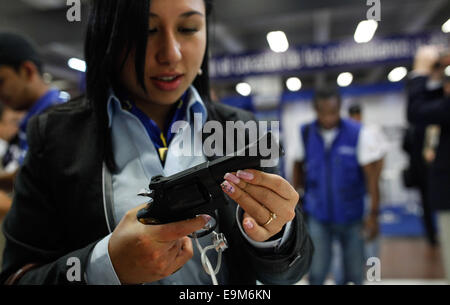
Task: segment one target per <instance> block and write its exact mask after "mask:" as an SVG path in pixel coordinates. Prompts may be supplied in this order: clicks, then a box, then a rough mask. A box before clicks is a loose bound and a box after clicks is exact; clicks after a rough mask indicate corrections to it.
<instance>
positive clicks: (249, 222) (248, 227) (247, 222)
mask: <svg viewBox="0 0 450 305" xmlns="http://www.w3.org/2000/svg"><path fill="white" fill-rule="evenodd" d="M244 226H245V227H246V228H247V229H253V222H251V220H248V219H247V220H245V221H244Z"/></svg>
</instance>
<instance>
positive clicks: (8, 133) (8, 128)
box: [0, 103, 24, 266]
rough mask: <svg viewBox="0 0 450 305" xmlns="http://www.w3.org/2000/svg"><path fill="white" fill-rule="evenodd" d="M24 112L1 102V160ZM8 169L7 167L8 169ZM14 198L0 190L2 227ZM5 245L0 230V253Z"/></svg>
mask: <svg viewBox="0 0 450 305" xmlns="http://www.w3.org/2000/svg"><path fill="white" fill-rule="evenodd" d="M23 115H24V113H23V112H18V111H14V110H12V109H10V108H8V107H5V106H4V105H3V104H2V103H0V160H2V159H3V156H4V155H5V153H6V150H7V149H8V145H9V143H10V142H11V141H13V139H16V138H17V132H18V130H19V122H20V120H21V119H22V117H23ZM6 170H7V169H6ZM4 171H5V168H4V167H3V164H1V165H0V173H2V172H4ZM11 202H12V199H11V197H10V196H9V194H7V193H6V192H4V191H0V228H1V225H2V223H3V218H4V217H5V215H6V213H7V212H8V211H9V209H10V208H11ZM4 246H5V238H4V236H3V233H2V232H0V253H3V248H4ZM1 263H2V257H1V255H0V266H1Z"/></svg>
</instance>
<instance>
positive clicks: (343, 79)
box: [337, 72, 353, 87]
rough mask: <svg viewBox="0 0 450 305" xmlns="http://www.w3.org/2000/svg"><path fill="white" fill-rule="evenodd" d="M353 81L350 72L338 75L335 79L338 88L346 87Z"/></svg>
mask: <svg viewBox="0 0 450 305" xmlns="http://www.w3.org/2000/svg"><path fill="white" fill-rule="evenodd" d="M352 81H353V75H352V74H351V73H350V72H344V73H341V74H339V76H338V78H337V83H338V85H339V87H347V86H348V85H350V84H351V83H352Z"/></svg>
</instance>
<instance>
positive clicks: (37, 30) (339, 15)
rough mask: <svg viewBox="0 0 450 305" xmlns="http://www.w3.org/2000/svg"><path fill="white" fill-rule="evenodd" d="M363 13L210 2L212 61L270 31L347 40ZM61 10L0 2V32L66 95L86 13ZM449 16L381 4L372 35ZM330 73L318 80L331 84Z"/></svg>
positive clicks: (61, 3) (57, 4) (335, 4)
mask: <svg viewBox="0 0 450 305" xmlns="http://www.w3.org/2000/svg"><path fill="white" fill-rule="evenodd" d="M82 2H83V3H84V4H85V3H86V2H88V0H86V1H82ZM368 8H369V7H368V6H367V5H366V1H365V0H340V1H336V0H313V1H310V0H308V1H306V0H216V1H215V12H214V15H213V27H212V55H213V56H214V55H219V54H231V53H242V52H249V51H255V50H256V51H258V50H265V49H268V44H267V41H266V34H267V33H268V32H269V31H273V30H282V31H284V32H285V33H286V35H287V37H288V39H289V43H290V45H293V46H296V45H302V44H310V43H326V42H331V41H339V40H344V39H351V38H352V37H353V34H354V31H355V28H356V26H357V24H358V22H359V21H361V20H363V19H365V18H366V11H367V10H368ZM67 9H68V7H67V6H66V0H40V1H39V0H0V30H15V31H19V32H21V33H25V34H27V35H28V36H29V37H31V38H33V39H34V40H35V41H36V43H37V44H38V46H39V47H40V49H41V51H42V53H43V54H44V55H45V59H46V62H47V63H48V64H47V71H48V72H49V73H51V74H52V75H53V77H54V79H56V80H64V81H65V83H61V84H65V85H66V86H67V87H68V89H70V87H71V86H72V87H73V86H74V84H75V83H76V82H77V80H78V79H79V74H78V73H76V72H74V71H73V70H71V69H70V68H68V67H67V64H66V63H67V59H68V58H70V57H79V58H82V57H83V36H84V27H85V24H86V21H87V14H88V12H87V9H86V5H83V10H82V16H81V17H82V18H81V22H74V23H70V22H68V21H67V19H66V11H67ZM449 15H450V1H448V0H426V1H424V0H389V1H387V0H382V1H381V21H380V22H379V27H378V29H377V32H376V35H377V36H379V37H382V36H389V35H393V34H408V33H419V32H424V31H430V30H440V27H441V26H442V24H443V23H444V22H445V21H446V20H447V19H448V18H449V17H450V16H449ZM389 68H390V67H389V66H378V67H372V68H364V69H360V70H358V71H355V76H356V77H355V78H359V79H362V80H363V82H366V83H367V82H377V81H380V80H381V79H385V78H386V73H387V70H388V69H389ZM335 73H336V72H330V73H328V74H326V75H325V76H322V77H325V78H329V79H333V78H335V75H334V74H335ZM315 77H316V76H315V75H314V74H313V75H309V76H306V80H305V83H306V84H308V83H311V84H313V83H314V82H313V79H314V78H315ZM224 86H225V85H223V87H224ZM230 86H231V85H230ZM225 87H226V86H225Z"/></svg>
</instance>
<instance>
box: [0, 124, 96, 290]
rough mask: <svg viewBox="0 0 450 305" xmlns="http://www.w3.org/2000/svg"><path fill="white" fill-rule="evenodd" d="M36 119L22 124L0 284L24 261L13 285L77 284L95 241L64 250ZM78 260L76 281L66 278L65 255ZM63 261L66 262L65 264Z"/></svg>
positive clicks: (62, 234)
mask: <svg viewBox="0 0 450 305" xmlns="http://www.w3.org/2000/svg"><path fill="white" fill-rule="evenodd" d="M40 124H42V121H40V120H38V119H37V118H33V119H32V120H31V121H30V122H29V124H28V133H27V134H28V138H27V140H28V143H29V151H28V153H27V155H26V158H25V161H24V164H23V166H22V167H21V169H20V170H19V173H18V175H17V178H16V180H15V195H14V199H13V204H12V208H11V210H10V212H9V213H8V215H7V216H6V218H5V221H4V225H3V232H4V234H5V237H6V246H5V250H4V257H3V266H2V273H1V275H0V280H1V283H4V282H5V281H6V280H7V279H8V277H10V276H11V275H12V274H14V273H16V272H17V271H18V270H19V269H20V268H22V267H24V266H25V265H27V264H36V267H35V268H33V269H31V270H29V271H28V272H26V273H25V274H24V275H23V276H22V277H21V278H20V280H19V281H18V282H17V284H81V283H83V282H84V267H85V266H86V265H87V261H88V258H89V254H90V252H91V249H92V248H93V247H94V245H95V243H92V244H90V245H88V246H86V247H84V248H82V249H70V248H69V246H68V245H67V244H65V243H64V242H63V239H64V236H65V234H64V229H62V228H64V226H62V225H61V224H62V222H63V221H64V219H63V218H62V217H61V215H58V212H56V211H55V204H54V203H52V198H51V197H50V196H51V195H49V194H51V193H50V192H49V188H50V187H51V185H50V183H51V182H50V181H51V180H50V179H49V177H48V175H49V174H48V169H49V167H48V166H49V165H48V164H46V161H45V158H43V155H44V153H45V151H44V150H45V149H44V147H45V143H43V140H42V139H41V138H40V136H39V131H40V130H42V129H43V127H45V126H42V125H40ZM71 257H74V258H77V259H78V260H79V262H80V274H81V281H79V282H76V281H74V282H71V281H69V280H68V278H67V276H66V275H67V272H68V271H69V270H70V268H71V267H72V266H73V265H72V264H70V261H68V259H69V258H71ZM68 263H69V264H68Z"/></svg>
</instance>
